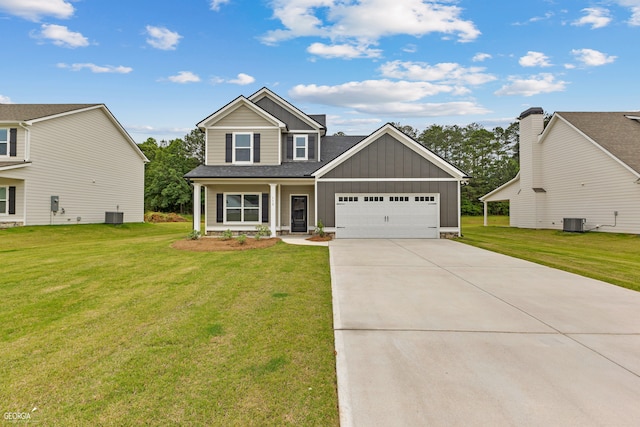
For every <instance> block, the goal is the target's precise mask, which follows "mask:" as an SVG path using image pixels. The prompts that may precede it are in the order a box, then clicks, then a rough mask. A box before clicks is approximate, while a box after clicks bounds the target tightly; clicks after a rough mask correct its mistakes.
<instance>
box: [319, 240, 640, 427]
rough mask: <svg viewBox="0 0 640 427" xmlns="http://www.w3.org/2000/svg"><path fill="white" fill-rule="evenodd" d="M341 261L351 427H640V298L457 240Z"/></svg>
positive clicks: (340, 363)
mask: <svg viewBox="0 0 640 427" xmlns="http://www.w3.org/2000/svg"><path fill="white" fill-rule="evenodd" d="M329 250H330V256H331V279H332V290H333V310H334V330H335V342H336V351H337V356H336V367H337V374H338V397H339V405H340V422H341V425H342V426H343V427H345V426H367V427H368V426H638V425H640V401H639V400H638V399H639V396H640V292H635V291H631V290H628V289H623V288H620V287H617V286H614V285H611V284H607V283H604V282H600V281H597V280H592V279H589V278H585V277H581V276H578V275H575V274H571V273H567V272H563V271H560V270H555V269H552V268H548V267H544V266H541V265H538V264H533V263H530V262H527V261H523V260H519V259H515V258H511V257H507V256H504V255H500V254H496V253H493V252H489V251H485V250H483V249H478V248H475V247H472V246H467V245H464V244H462V243H458V242H454V241H451V240H417V239H416V240H413V239H411V240H375V239H372V240H340V239H338V240H334V241H332V242H331V243H330V245H329Z"/></svg>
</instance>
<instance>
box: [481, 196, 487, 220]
mask: <svg viewBox="0 0 640 427" xmlns="http://www.w3.org/2000/svg"><path fill="white" fill-rule="evenodd" d="M482 203H483V204H484V226H485V227H486V226H487V201H486V200H483V201H482Z"/></svg>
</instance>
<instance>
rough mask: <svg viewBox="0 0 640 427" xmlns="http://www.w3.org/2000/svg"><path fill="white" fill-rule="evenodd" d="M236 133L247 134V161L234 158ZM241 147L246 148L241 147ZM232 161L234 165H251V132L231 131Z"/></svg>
mask: <svg viewBox="0 0 640 427" xmlns="http://www.w3.org/2000/svg"><path fill="white" fill-rule="evenodd" d="M237 135H249V161H241V160H236V136H237ZM241 149H243V150H244V149H246V148H244V147H242V148H241ZM231 160H232V163H233V164H236V165H251V164H253V132H233V143H232V159H231Z"/></svg>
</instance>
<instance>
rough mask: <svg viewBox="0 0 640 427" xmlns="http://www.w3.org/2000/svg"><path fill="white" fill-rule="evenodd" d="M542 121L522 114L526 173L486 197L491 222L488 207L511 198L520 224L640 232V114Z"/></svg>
mask: <svg viewBox="0 0 640 427" xmlns="http://www.w3.org/2000/svg"><path fill="white" fill-rule="evenodd" d="M543 117H544V116H543V111H542V109H541V108H530V109H528V110H527V111H525V112H523V113H522V114H521V115H520V117H519V120H520V172H519V173H518V175H517V176H516V177H515V178H514V179H512V180H511V181H509V182H507V183H506V184H504V185H503V186H501V187H499V188H497V189H495V190H494V191H492V192H490V193H488V194H486V195H485V196H483V197H481V198H480V200H482V201H483V202H484V204H485V225H486V212H487V209H486V207H487V203H488V202H495V201H509V206H510V224H511V226H513V227H520V228H548V229H564V230H567V231H580V229H582V231H587V230H593V231H606V232H619V233H633V234H640V112H613V113H575V112H574V113H564V112H557V113H555V114H554V115H553V116H552V118H551V121H550V122H549V124H548V125H547V127H546V128H544V121H543ZM543 130H544V131H543ZM565 219H569V221H566V220H565Z"/></svg>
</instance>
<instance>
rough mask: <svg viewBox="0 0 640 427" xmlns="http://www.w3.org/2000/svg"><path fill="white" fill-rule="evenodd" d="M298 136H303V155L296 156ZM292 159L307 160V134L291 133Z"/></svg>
mask: <svg viewBox="0 0 640 427" xmlns="http://www.w3.org/2000/svg"><path fill="white" fill-rule="evenodd" d="M298 138H304V157H298V146H297V145H296V141H297V139H298ZM293 160H309V135H293Z"/></svg>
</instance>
